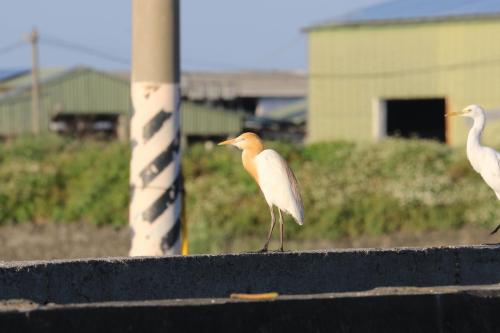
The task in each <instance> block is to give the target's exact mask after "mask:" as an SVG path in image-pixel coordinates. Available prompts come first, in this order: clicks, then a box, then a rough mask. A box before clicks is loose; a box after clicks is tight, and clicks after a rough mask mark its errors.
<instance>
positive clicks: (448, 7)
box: [306, 0, 500, 30]
mask: <svg viewBox="0 0 500 333" xmlns="http://www.w3.org/2000/svg"><path fill="white" fill-rule="evenodd" d="M496 16H500V1H498V0H393V1H389V2H384V3H381V4H378V5H373V6H369V7H365V8H362V9H360V10H357V11H354V12H351V13H348V14H346V15H341V16H338V17H334V18H333V19H330V20H327V21H324V22H319V23H318V24H313V25H312V26H310V27H308V28H306V30H311V29H316V28H321V27H329V26H345V25H360V24H384V23H395V22H420V21H440V20H447V19H464V18H468V19H470V18H487V17H496Z"/></svg>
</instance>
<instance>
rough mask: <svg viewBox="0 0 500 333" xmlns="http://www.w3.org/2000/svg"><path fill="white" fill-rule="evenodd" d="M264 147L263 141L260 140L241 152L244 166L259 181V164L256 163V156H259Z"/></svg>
mask: <svg viewBox="0 0 500 333" xmlns="http://www.w3.org/2000/svg"><path fill="white" fill-rule="evenodd" d="M263 149H264V147H263V146H262V143H260V142H258V143H256V144H254V145H252V146H250V147H248V148H245V149H244V150H243V153H242V154H241V160H242V161H243V167H244V168H245V170H246V171H248V173H249V174H250V175H251V176H252V177H253V179H255V181H256V182H257V183H259V175H258V174H257V165H256V164H255V156H257V155H258V154H259V153H260V152H261V151H262V150H263Z"/></svg>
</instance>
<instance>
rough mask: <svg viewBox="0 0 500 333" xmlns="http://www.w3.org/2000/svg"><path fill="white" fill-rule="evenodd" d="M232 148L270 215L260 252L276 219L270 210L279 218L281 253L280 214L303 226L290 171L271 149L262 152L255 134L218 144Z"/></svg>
mask: <svg viewBox="0 0 500 333" xmlns="http://www.w3.org/2000/svg"><path fill="white" fill-rule="evenodd" d="M219 145H233V146H235V147H238V148H239V149H241V150H243V152H242V155H241V158H242V161H243V167H244V168H245V169H246V170H247V171H248V173H249V174H250V175H251V176H252V177H253V178H254V179H255V181H256V182H257V184H258V185H259V187H260V189H261V190H262V193H263V194H264V197H265V199H266V202H267V204H268V205H269V210H270V212H271V228H270V229H269V234H268V236H267V241H266V243H265V244H264V247H263V248H262V250H261V251H262V252H266V251H267V247H268V245H269V240H270V239H271V235H272V233H273V229H274V224H275V223H276V219H275V217H274V210H273V206H276V207H278V213H279V218H280V251H283V217H282V212H285V213H288V214H290V215H291V216H292V217H293V218H294V219H295V221H296V222H297V223H298V224H299V225H302V224H303V223H304V207H303V205H302V199H301V197H300V193H299V186H298V184H297V179H296V178H295V176H294V174H293V172H292V170H291V169H290V168H289V167H288V165H287V163H286V162H285V160H284V159H283V158H282V157H281V156H280V154H278V153H277V152H276V151H274V150H272V149H264V147H263V145H262V141H261V140H260V138H259V136H258V135H257V134H255V133H250V132H247V133H243V134H241V135H240V136H238V137H237V138H234V139H231V140H227V141H224V142H221V143H219Z"/></svg>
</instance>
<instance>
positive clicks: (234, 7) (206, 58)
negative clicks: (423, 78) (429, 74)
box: [0, 0, 382, 70]
mask: <svg viewBox="0 0 500 333" xmlns="http://www.w3.org/2000/svg"><path fill="white" fill-rule="evenodd" d="M144 1H146V0H144ZM379 2H382V0H350V1H344V0H302V1H298V0H253V1H241V0H239V1H238V0H181V66H182V68H183V69H184V70H238V69H261V70H262V69H264V70H267V69H294V70H305V69H306V66H307V64H306V62H307V61H306V59H307V49H306V47H307V43H306V41H307V38H306V35H305V34H304V33H303V32H301V31H300V29H301V28H303V27H304V26H307V25H310V24H311V23H315V22H319V21H323V20H325V19H329V18H332V17H335V16H337V15H341V14H344V13H346V12H349V11H352V10H355V9H358V8H360V7H365V6H367V5H371V4H375V3H379ZM130 7H131V6H130V1H129V0H86V1H68V0H44V1H40V0H16V1H4V3H3V4H2V5H1V7H0V28H1V29H0V69H6V68H27V67H29V66H30V61H31V60H30V59H31V58H30V50H29V47H28V45H27V44H25V45H22V46H18V47H17V48H14V49H13V50H11V51H7V48H8V47H9V46H11V45H13V44H15V43H16V42H19V41H21V40H22V38H23V36H24V35H26V34H27V33H28V32H29V31H30V30H31V29H32V27H35V26H36V27H37V28H38V30H39V32H40V35H41V43H40V61H41V65H42V66H45V67H59V66H63V67H66V66H74V65H88V66H93V67H96V68H101V69H127V68H128V66H129V59H130V31H131V20H130V17H131V13H130ZM72 44H76V45H81V46H84V47H86V48H88V49H89V50H96V51H98V52H100V53H103V55H104V56H105V55H109V56H111V58H112V59H106V58H105V57H104V56H103V55H101V56H98V55H90V54H85V53H82V52H76V51H74V50H71V48H68V46H71V47H73V45H72Z"/></svg>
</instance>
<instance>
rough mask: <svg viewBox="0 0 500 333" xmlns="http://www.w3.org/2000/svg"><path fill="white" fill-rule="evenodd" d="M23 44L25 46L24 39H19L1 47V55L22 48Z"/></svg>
mask: <svg viewBox="0 0 500 333" xmlns="http://www.w3.org/2000/svg"><path fill="white" fill-rule="evenodd" d="M21 46H24V42H23V41H18V42H15V43H12V44H9V45H5V46H2V47H0V55H3V54H6V53H9V52H11V51H13V50H15V49H18V48H20V47H21Z"/></svg>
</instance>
